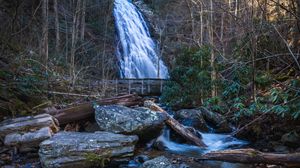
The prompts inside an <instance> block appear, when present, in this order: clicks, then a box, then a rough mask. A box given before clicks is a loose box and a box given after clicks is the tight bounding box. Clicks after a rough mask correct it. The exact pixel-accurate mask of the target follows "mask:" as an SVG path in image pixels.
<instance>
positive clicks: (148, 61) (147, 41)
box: [114, 0, 169, 79]
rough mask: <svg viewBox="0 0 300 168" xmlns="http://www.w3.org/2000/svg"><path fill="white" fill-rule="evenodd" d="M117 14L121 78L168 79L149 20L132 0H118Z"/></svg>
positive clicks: (115, 10)
mask: <svg viewBox="0 0 300 168" xmlns="http://www.w3.org/2000/svg"><path fill="white" fill-rule="evenodd" d="M114 17H115V24H116V28H117V32H118V46H117V56H118V60H119V66H120V74H121V77H122V78H138V79H143V78H160V79H166V78H168V76H169V75H168V69H167V67H166V66H165V64H164V62H163V61H162V60H161V58H160V56H159V54H158V47H157V45H156V43H155V42H154V40H153V39H152V38H151V36H150V31H149V29H148V26H147V23H146V21H145V19H144V18H143V15H142V14H141V12H140V11H139V10H138V8H137V7H136V6H135V5H134V4H132V2H131V0H115V2H114Z"/></svg>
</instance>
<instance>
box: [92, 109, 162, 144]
mask: <svg viewBox="0 0 300 168" xmlns="http://www.w3.org/2000/svg"><path fill="white" fill-rule="evenodd" d="M95 119H96V121H97V123H98V125H99V127H100V129H101V130H103V131H109V132H113V133H122V134H129V135H138V136H139V137H140V139H142V140H149V139H151V138H155V137H156V136H157V135H159V134H160V131H161V129H162V128H163V124H164V121H165V120H166V119H167V116H166V114H164V113H158V112H153V111H151V110H150V109H148V108H136V109H132V108H128V107H125V106H121V105H107V106H98V107H96V108H95Z"/></svg>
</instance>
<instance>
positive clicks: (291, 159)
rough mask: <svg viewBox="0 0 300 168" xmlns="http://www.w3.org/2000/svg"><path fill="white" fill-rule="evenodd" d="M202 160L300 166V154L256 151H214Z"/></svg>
mask: <svg viewBox="0 0 300 168" xmlns="http://www.w3.org/2000/svg"><path fill="white" fill-rule="evenodd" d="M199 159H200V160H218V161H225V162H238V163H252V164H253V163H265V164H277V165H292V166H296V165H298V166H300V153H290V154H275V153H263V152H260V151H257V150H255V149H235V150H224V151H213V152H210V153H207V154H204V155H202V156H201V157H200V158H199Z"/></svg>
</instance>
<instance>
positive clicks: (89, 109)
mask: <svg viewBox="0 0 300 168" xmlns="http://www.w3.org/2000/svg"><path fill="white" fill-rule="evenodd" d="M141 102H142V98H141V97H139V96H137V95H134V94H130V95H125V96H119V97H114V98H107V99H101V100H99V101H95V103H96V104H98V105H109V104H118V105H124V106H134V105H138V104H140V103H141ZM94 112H95V110H94V108H93V102H88V103H83V104H79V105H77V106H75V107H70V108H66V109H60V110H52V111H49V112H47V113H48V114H50V115H52V116H54V117H55V118H56V119H57V120H58V121H59V124H67V123H71V122H75V121H79V120H83V119H88V118H91V117H92V116H93V114H94Z"/></svg>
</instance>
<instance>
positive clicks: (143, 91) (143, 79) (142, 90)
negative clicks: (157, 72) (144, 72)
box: [141, 79, 144, 95]
mask: <svg viewBox="0 0 300 168" xmlns="http://www.w3.org/2000/svg"><path fill="white" fill-rule="evenodd" d="M141 93H142V95H144V79H142V92H141Z"/></svg>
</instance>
